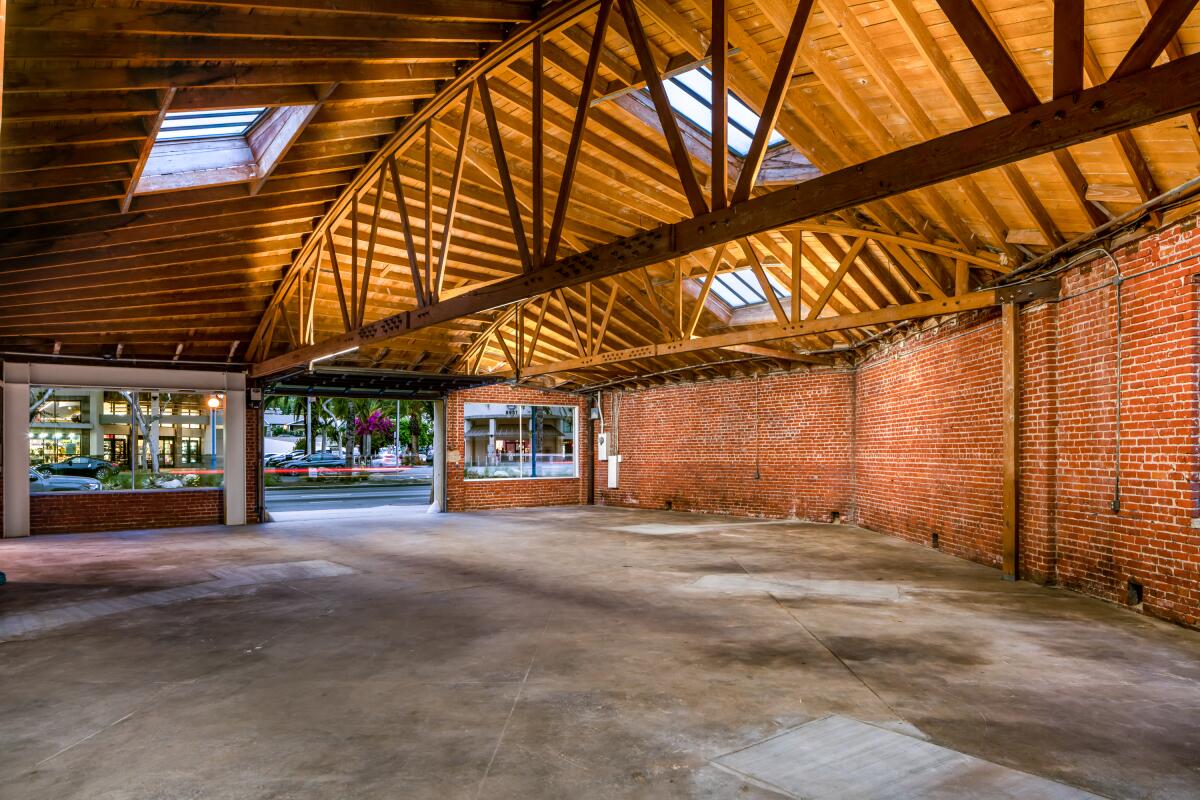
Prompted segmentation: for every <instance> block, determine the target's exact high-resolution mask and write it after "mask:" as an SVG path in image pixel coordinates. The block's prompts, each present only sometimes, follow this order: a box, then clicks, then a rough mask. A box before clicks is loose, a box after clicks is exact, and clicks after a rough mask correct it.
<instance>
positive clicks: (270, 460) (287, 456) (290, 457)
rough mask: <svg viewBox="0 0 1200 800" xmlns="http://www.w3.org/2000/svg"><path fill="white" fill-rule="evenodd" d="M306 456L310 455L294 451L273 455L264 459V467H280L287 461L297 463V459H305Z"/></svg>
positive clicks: (301, 451)
mask: <svg viewBox="0 0 1200 800" xmlns="http://www.w3.org/2000/svg"><path fill="white" fill-rule="evenodd" d="M306 455H308V454H307V453H305V452H304V451H303V450H293V451H292V452H290V453H273V454H272V455H269V456H267V457H266V458H264V459H263V466H264V467H278V466H279V465H280V464H283V463H284V462H285V461H295V460H297V459H300V458H304V457H305V456H306Z"/></svg>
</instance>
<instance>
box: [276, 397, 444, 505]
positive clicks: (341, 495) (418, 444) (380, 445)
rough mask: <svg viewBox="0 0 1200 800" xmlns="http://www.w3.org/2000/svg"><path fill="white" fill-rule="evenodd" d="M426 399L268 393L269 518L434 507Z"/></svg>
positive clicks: (430, 411) (430, 406)
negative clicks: (432, 505) (432, 504)
mask: <svg viewBox="0 0 1200 800" xmlns="http://www.w3.org/2000/svg"><path fill="white" fill-rule="evenodd" d="M437 402H440V401H437V400H429V399H394V398H386V397H354V398H351V397H332V396H328V395H321V394H306V395H299V394H287V393H282V392H280V393H269V394H266V395H265V396H264V403H263V449H262V452H263V500H264V504H265V507H266V510H267V513H268V514H269V515H270V516H271V518H272V519H282V518H289V519H291V518H296V517H298V516H301V517H302V516H306V515H309V514H313V515H316V514H321V513H323V512H356V513H366V514H370V513H371V512H372V511H378V512H379V513H391V512H392V511H395V510H397V507H404V508H408V509H416V508H419V509H420V510H425V509H427V508H428V507H429V506H430V505H431V503H433V501H434V499H435V498H434V493H433V471H434V444H435V443H434V422H435V403H437Z"/></svg>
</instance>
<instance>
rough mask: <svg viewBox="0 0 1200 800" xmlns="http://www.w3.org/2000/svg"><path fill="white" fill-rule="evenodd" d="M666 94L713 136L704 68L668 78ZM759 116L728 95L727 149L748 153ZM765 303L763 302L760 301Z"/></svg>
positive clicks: (773, 140)
mask: <svg viewBox="0 0 1200 800" xmlns="http://www.w3.org/2000/svg"><path fill="white" fill-rule="evenodd" d="M663 88H665V89H666V90H667V99H668V100H670V101H671V107H672V108H674V109H675V111H676V112H677V113H679V114H681V115H682V116H683V117H684V118H685V119H687V120H688V121H689V122H691V123H693V124H694V125H697V126H698V127H700V128H701V129H703V130H704V132H705V133H707V134H709V135H710V136H711V135H712V73H711V72H709V71H708V70H707V69H705V68H704V67H697V68H695V69H691V70H688V71H687V72H681V73H679V74H678V75H675V76H673V77H670V78H667V79H666V80H665V81H664V82H663ZM758 119H759V117H758V114H755V113H754V112H753V111H751V110H750V108H749V107H748V106H747V105H746V104H745V103H743V102H742V101H741V100H739V99H738V98H737V95H735V94H734V93H733V92H730V93H729V149H730V150H732V151H733V152H735V153H737V154H738V155H739V156H745V155H746V153H748V152H750V142H751V141H753V140H754V131H755V129H756V128H758ZM783 141H784V139H783V137H782V136H780V135H779V133H778V131H771V136H770V137H769V138H768V139H767V146H768V147H774V146H775V145H777V144H782V143H783ZM763 299H764V300H765V299H766V298H763Z"/></svg>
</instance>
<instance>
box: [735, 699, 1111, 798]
mask: <svg viewBox="0 0 1200 800" xmlns="http://www.w3.org/2000/svg"><path fill="white" fill-rule="evenodd" d="M712 761H713V763H714V764H715V765H717V766H718V767H721V768H722V769H726V770H729V771H730V772H732V773H734V774H736V775H740V776H741V777H743V778H744V779H746V780H749V781H752V782H754V783H756V784H758V785H760V786H762V787H764V788H769V789H773V790H775V791H779V792H782V793H784V794H786V795H787V796H788V797H795V798H806V800H844V798H849V797H853V798H855V800H875V799H876V798H878V800H905V798H913V800H916V798H921V800H941V799H942V798H944V799H945V800H952V799H953V800H961V798H967V797H977V798H988V800H1006V799H1011V800H1098V798H1099V797H1100V796H1099V795H1095V794H1091V793H1090V792H1085V791H1083V790H1081V789H1076V788H1074V787H1072V786H1067V785H1066V784H1062V783H1056V782H1055V781H1049V780H1046V779H1045V778H1039V777H1037V776H1036V775H1030V774H1028V773H1025V772H1020V771H1018V770H1015V769H1009V768H1008V767H1002V766H1000V765H999V764H993V763H992V762H990V761H984V760H983V759H981V758H975V757H974V756H969V755H966V754H965V753H960V752H958V751H957V750H951V749H949V748H947V747H941V746H939V745H936V744H931V743H930V742H924V741H921V740H920V739H914V738H912V737H910V736H905V735H903V734H901V733H895V732H893V731H889V730H884V729H883V728H878V727H876V726H874V725H868V724H867V723H865V722H859V721H858V720H855V719H850V718H848V717H841V716H836V715H834V716H829V717H824V718H822V719H818V720H814V721H813V722H809V723H806V724H804V725H801V726H800V727H798V728H793V729H792V730H790V731H786V732H784V733H781V734H779V735H778V736H773V737H771V738H770V739H766V740H764V741H762V742H759V743H757V744H753V745H751V746H749V747H746V748H744V749H742V750H736V751H734V752H732V753H728V754H726V755H723V756H719V757H718V758H715V759H713V760H712Z"/></svg>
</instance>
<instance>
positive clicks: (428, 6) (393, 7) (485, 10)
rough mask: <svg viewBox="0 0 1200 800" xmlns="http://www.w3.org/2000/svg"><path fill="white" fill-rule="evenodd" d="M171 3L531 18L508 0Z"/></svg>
mask: <svg viewBox="0 0 1200 800" xmlns="http://www.w3.org/2000/svg"><path fill="white" fill-rule="evenodd" d="M172 5H192V6H223V7H225V8H241V9H255V8H262V9H270V10H273V11H317V12H322V13H336V14H339V15H341V14H369V15H371V16H373V17H374V16H395V17H416V18H418V19H421V18H433V19H452V20H453V19H461V20H479V21H489V20H491V21H495V22H530V21H531V20H532V19H533V18H534V13H533V7H532V5H531V4H530V3H517V2H509V1H508V0H404V2H403V3H397V2H395V0H172Z"/></svg>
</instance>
